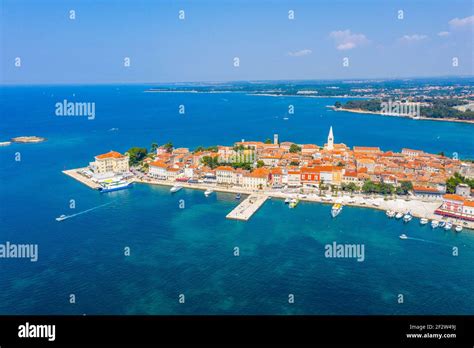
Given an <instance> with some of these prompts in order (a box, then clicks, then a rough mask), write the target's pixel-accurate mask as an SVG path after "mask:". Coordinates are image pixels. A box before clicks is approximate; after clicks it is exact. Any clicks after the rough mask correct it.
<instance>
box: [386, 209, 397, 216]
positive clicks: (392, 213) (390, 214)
mask: <svg viewBox="0 0 474 348" xmlns="http://www.w3.org/2000/svg"><path fill="white" fill-rule="evenodd" d="M385 215H387V216H388V217H389V218H393V217H394V216H395V212H394V211H393V210H387V211H386V212H385Z"/></svg>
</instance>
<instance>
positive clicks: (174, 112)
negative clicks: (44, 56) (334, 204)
mask: <svg viewBox="0 0 474 348" xmlns="http://www.w3.org/2000/svg"><path fill="white" fill-rule="evenodd" d="M146 88H147V86H95V87H86V86H70V87H64V86H61V87H57V86H56V87H46V86H42V87H8V88H2V89H0V92H1V93H0V102H1V103H0V105H1V107H0V119H1V127H0V141H4V140H8V139H9V138H11V137H13V136H19V135H39V136H44V137H46V138H48V141H47V142H44V143H41V144H28V145H21V144H13V145H11V146H8V147H0V180H1V186H0V243H5V242H6V241H10V242H11V243H36V244H38V246H39V259H38V261H37V262H30V261H29V260H25V259H0V314H82V313H87V314H473V313H474V277H473V271H474V268H473V265H474V233H472V232H471V233H469V232H467V231H465V232H463V233H460V234H456V233H454V232H445V231H444V230H441V229H437V230H432V229H431V228H429V227H426V226H425V227H420V225H419V224H418V221H415V220H413V221H412V222H410V223H409V224H403V223H402V222H400V221H394V220H389V219H387V218H386V217H385V214H384V213H383V212H381V211H374V210H370V209H361V208H350V207H346V208H344V211H343V212H342V213H341V214H340V215H339V216H338V217H337V218H336V219H332V218H331V217H330V214H329V212H330V206H328V205H321V204H311V203H301V204H299V205H298V207H297V208H296V209H291V210H290V209H288V207H287V206H285V205H284V203H283V201H280V200H270V201H267V202H266V203H265V205H264V206H263V207H262V208H261V209H260V210H259V211H258V212H257V213H256V214H255V215H254V216H253V217H252V219H251V220H250V221H248V222H246V223H244V222H237V221H230V220H226V219H225V215H226V214H227V213H228V212H229V211H230V210H232V208H233V207H234V206H236V205H237V204H238V202H237V201H235V199H234V197H233V195H229V194H221V193H217V194H215V195H213V196H211V197H209V198H205V197H204V195H203V194H202V192H201V191H192V190H181V191H180V192H178V193H177V194H175V195H171V194H170V193H169V190H168V189H166V188H161V187H151V186H146V185H135V187H134V188H133V189H131V190H127V191H119V192H115V193H110V194H103V195H101V194H99V193H98V192H95V191H92V190H90V189H89V188H87V187H85V186H83V185H82V184H80V183H78V182H76V181H74V180H73V179H70V178H68V177H67V176H65V175H64V174H62V173H61V170H63V169H66V168H75V167H79V166H85V165H87V164H88V162H90V161H92V160H93V156H94V155H97V154H100V153H103V152H106V151H109V150H111V149H114V150H117V151H122V152H124V151H126V150H127V149H128V148H129V147H131V146H147V147H149V145H150V144H151V143H152V142H157V143H160V144H162V143H164V142H167V141H172V142H173V143H174V144H175V145H176V146H186V147H191V148H193V147H196V146H198V145H204V146H209V145H214V144H221V145H230V144H232V143H233V142H234V141H239V140H241V139H242V138H243V139H247V140H262V141H263V140H265V139H266V138H272V136H273V134H274V133H278V134H279V135H280V140H281V141H285V140H288V141H295V142H298V143H305V142H308V143H316V144H320V145H322V144H324V142H325V139H326V136H327V132H328V129H329V126H331V125H332V126H333V128H334V134H335V141H336V142H338V143H339V142H343V143H345V144H347V145H349V146H353V145H366V146H380V147H381V148H382V149H383V150H395V151H399V150H400V149H401V148H403V147H410V148H415V149H421V150H424V151H428V152H435V153H437V152H440V151H444V152H445V153H446V154H451V153H453V152H457V153H458V154H459V156H460V157H461V158H474V140H473V139H474V138H473V133H474V125H469V124H462V123H448V122H432V121H414V120H407V119H398V118H393V117H380V116H373V115H361V114H351V113H344V112H337V113H336V112H333V111H331V110H329V109H327V108H326V107H325V106H326V105H332V104H333V103H334V99H316V98H299V97H287V98H276V97H263V96H249V95H245V94H233V93H219V94H192V93H191V94H190V93H186V94H183V93H143V91H144V90H145V89H146ZM64 99H66V100H68V101H79V102H95V104H96V106H95V107H96V116H95V119H94V120H87V119H86V118H85V117H58V116H55V114H54V112H55V104H56V103H57V102H62V101H63V100H64ZM181 104H182V105H184V106H185V111H186V112H185V114H184V115H180V114H179V113H178V108H179V105H181ZM290 104H291V105H294V107H295V113H294V114H293V115H287V110H288V105H290ZM285 117H288V120H284V118H285ZM111 129H116V130H111ZM16 153H20V155H21V161H19V162H16V161H15V160H14V159H15V154H16ZM71 199H74V200H75V202H76V209H75V210H71V209H69V201H70V200H71ZM181 199H182V200H184V202H185V208H184V209H179V201H180V200H181ZM104 203H110V204H108V205H106V206H103V207H101V208H98V209H96V210H93V211H91V212H89V213H86V214H83V215H79V216H77V217H74V218H71V219H68V220H65V221H63V222H61V223H58V222H56V221H55V220H54V218H55V217H57V216H58V215H60V214H63V213H65V214H72V213H74V212H79V211H82V210H86V209H89V208H92V207H96V206H99V205H101V204H104ZM401 233H405V234H407V235H408V236H410V237H413V238H414V239H408V240H401V239H399V238H398V237H399V235H400V234H401ZM334 241H336V242H337V243H351V244H352V243H354V244H363V245H364V247H365V260H364V261H363V262H357V260H356V259H337V258H336V259H335V258H332V259H331V258H325V257H324V251H325V249H324V247H325V245H326V244H331V243H333V242H334ZM453 246H456V247H458V248H459V256H452V248H453ZM125 247H129V248H130V250H131V255H130V256H128V257H126V256H124V248H125ZM234 247H239V248H240V256H237V257H236V256H234V255H233V252H234ZM70 294H75V296H76V303H75V304H69V302H68V300H69V295H70ZM179 294H184V295H185V298H186V301H185V303H184V304H179V303H178V296H179ZM289 294H294V296H295V303H294V304H289V303H288V295H289ZM399 294H403V296H404V303H403V304H399V303H398V302H397V296H398V295H399Z"/></svg>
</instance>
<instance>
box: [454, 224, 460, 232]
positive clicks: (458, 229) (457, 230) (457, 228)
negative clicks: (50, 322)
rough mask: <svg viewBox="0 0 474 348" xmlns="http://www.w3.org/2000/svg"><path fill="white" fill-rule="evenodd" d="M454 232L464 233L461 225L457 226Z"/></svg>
mask: <svg viewBox="0 0 474 348" xmlns="http://www.w3.org/2000/svg"><path fill="white" fill-rule="evenodd" d="M454 230H455V231H456V232H461V231H462V226H461V225H456V227H455V228H454Z"/></svg>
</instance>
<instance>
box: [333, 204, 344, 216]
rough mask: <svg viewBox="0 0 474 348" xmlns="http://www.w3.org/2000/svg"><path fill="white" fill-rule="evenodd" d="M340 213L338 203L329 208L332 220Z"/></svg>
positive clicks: (340, 206) (340, 207)
mask: <svg viewBox="0 0 474 348" xmlns="http://www.w3.org/2000/svg"><path fill="white" fill-rule="evenodd" d="M341 211H342V204H340V203H336V204H334V205H333V206H332V208H331V215H332V217H333V218H335V217H336V216H338V215H339V214H340V213H341Z"/></svg>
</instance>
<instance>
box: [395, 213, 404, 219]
mask: <svg viewBox="0 0 474 348" xmlns="http://www.w3.org/2000/svg"><path fill="white" fill-rule="evenodd" d="M402 217H403V213H397V214H396V215H395V218H396V219H401V218H402Z"/></svg>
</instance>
